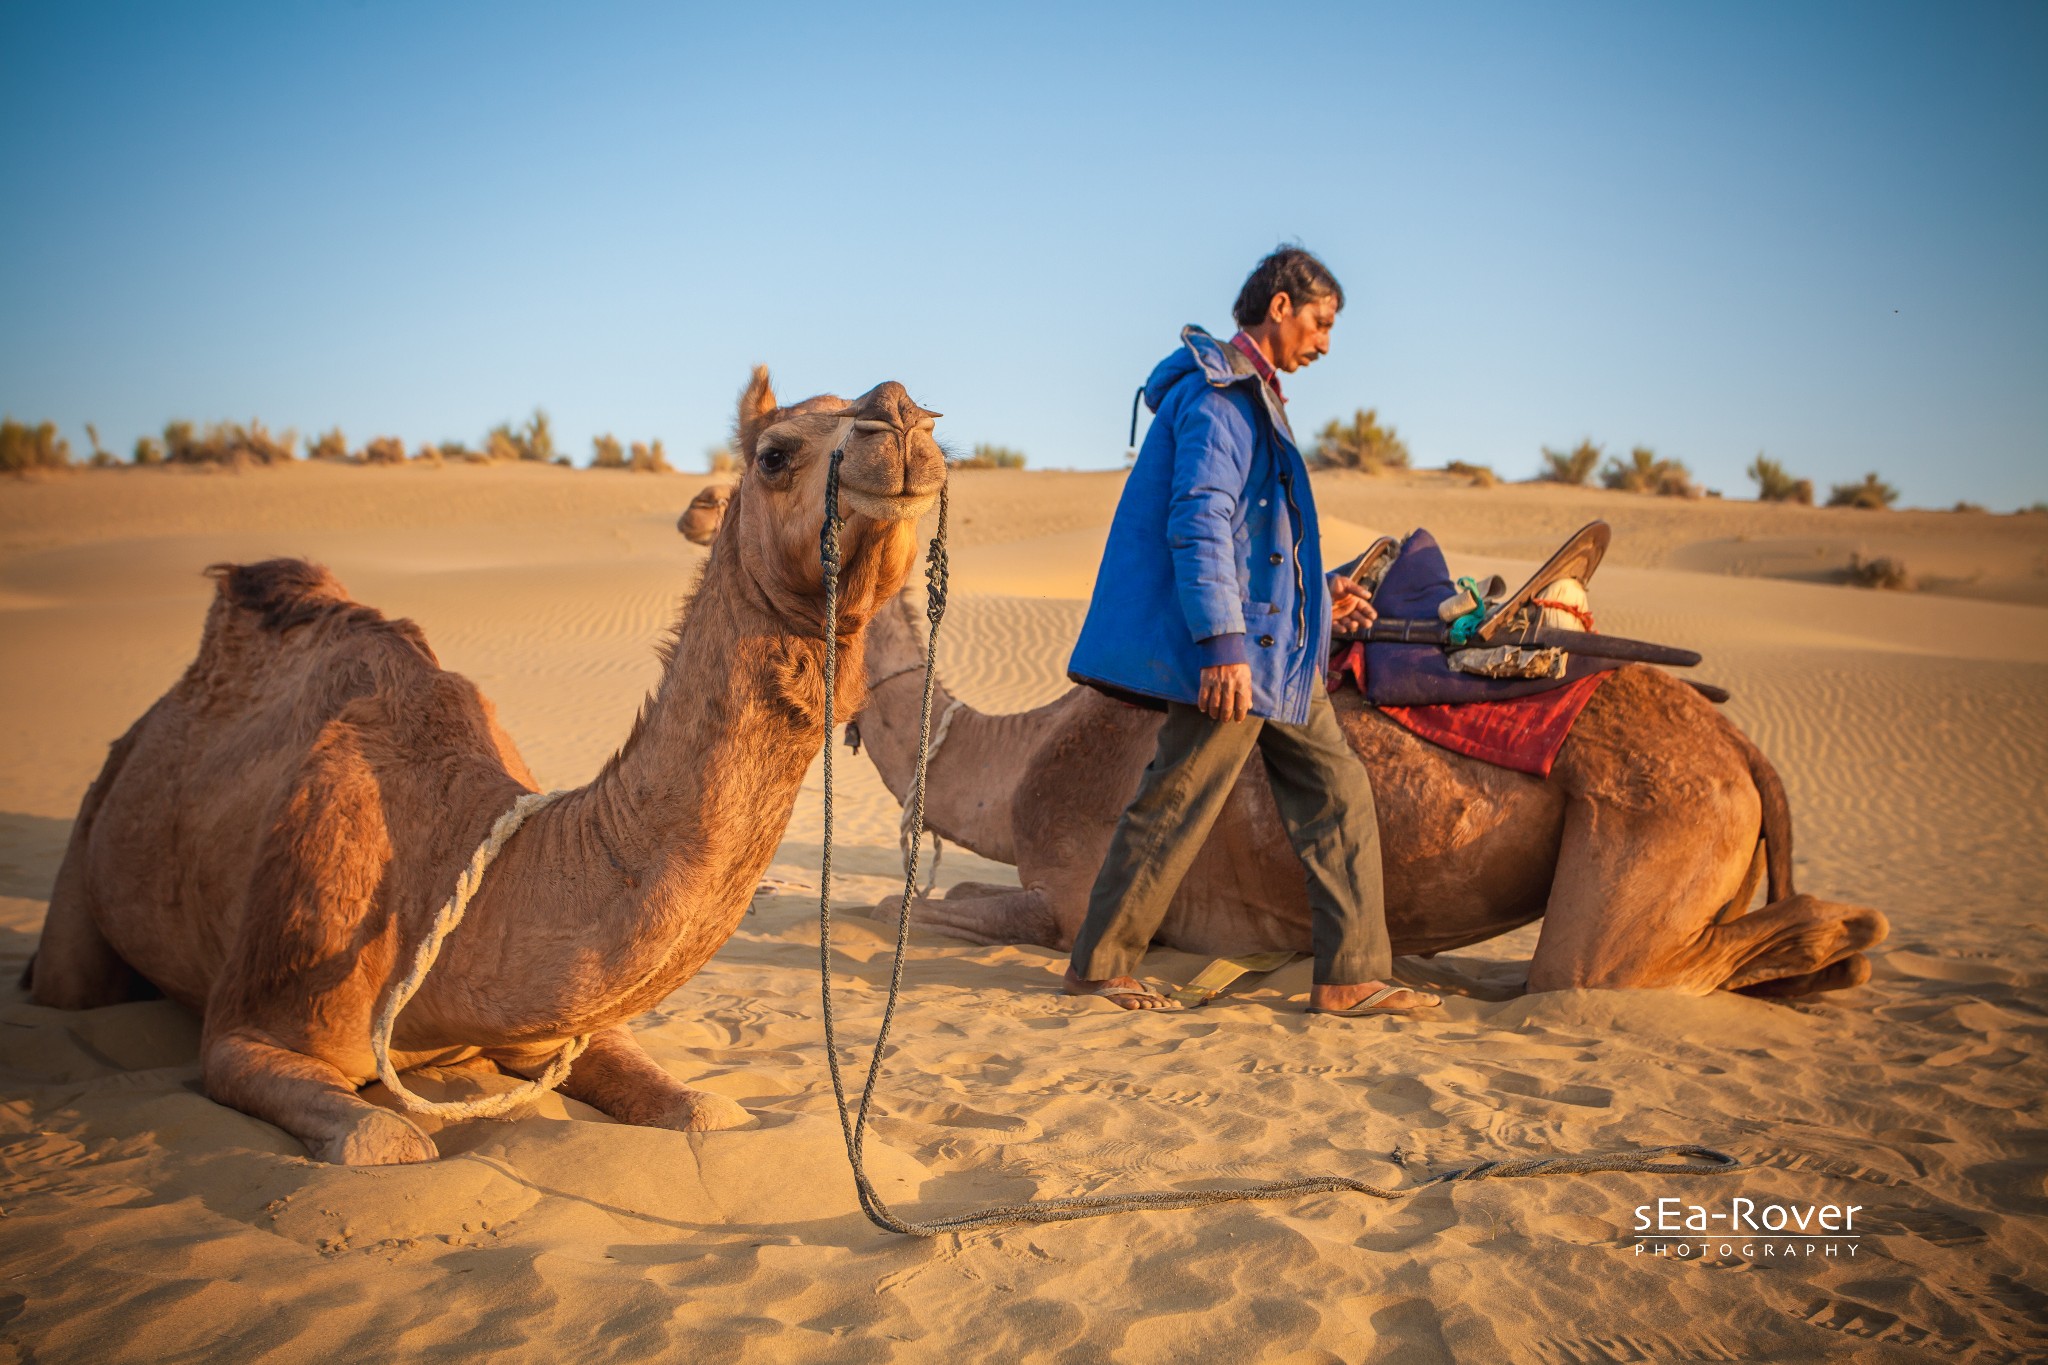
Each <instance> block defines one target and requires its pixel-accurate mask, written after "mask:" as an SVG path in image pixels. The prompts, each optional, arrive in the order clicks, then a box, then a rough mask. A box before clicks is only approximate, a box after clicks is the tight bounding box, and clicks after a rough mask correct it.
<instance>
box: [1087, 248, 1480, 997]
mask: <svg viewBox="0 0 2048 1365" xmlns="http://www.w3.org/2000/svg"><path fill="white" fill-rule="evenodd" d="M1343 306H1344V291H1343V289H1342V288H1341V287H1340V286H1339V285H1338V283H1337V281H1336V278H1335V277H1334V276H1332V275H1331V274H1330V272H1329V270H1328V269H1326V268H1325V267H1324V266H1323V263H1322V262H1321V261H1318V260H1317V259H1316V258H1315V257H1314V256H1312V255H1310V254H1309V253H1308V252H1306V251H1304V250H1302V249H1301V248H1299V247H1282V248H1280V249H1279V250H1277V251H1275V252H1274V253H1273V254H1272V255H1270V256H1268V257H1266V259H1265V260H1263V261H1260V262H1259V264H1258V267H1257V269H1255V270H1253V271H1252V273H1251V277H1250V278H1249V279H1247V280H1246V281H1245V283H1244V288H1243V290H1242V291H1241V292H1240V293H1239V294H1238V297H1237V305H1236V307H1235V308H1234V309H1233V310H1232V312H1233V314H1234V315H1235V317H1236V320H1237V324H1238V327H1239V328H1240V330H1239V332H1238V333H1237V335H1236V336H1234V337H1232V338H1231V339H1230V341H1229V342H1228V343H1227V344H1226V343H1222V342H1218V341H1217V340H1216V339H1215V338H1214V337H1212V336H1210V335H1209V334H1208V333H1207V332H1204V331H1203V330H1202V329H1200V328H1199V327H1188V328H1185V329H1183V331H1182V332H1181V342H1182V345H1181V348H1180V349H1179V350H1177V351H1175V352H1174V353H1173V354H1172V355H1170V356H1168V357H1167V358H1166V359H1165V360H1163V361H1161V362H1160V363H1159V366H1158V368H1157V369H1155V370H1153V372H1152V377H1151V379H1150V380H1148V381H1147V382H1146V385H1145V390H1144V397H1145V402H1146V404H1147V406H1149V407H1150V408H1151V409H1152V411H1153V413H1154V414H1155V417H1154V420H1153V423H1152V429H1151V431H1150V432H1149V433H1148V434H1147V435H1146V437H1145V445H1144V448H1143V449H1142V450H1141V451H1139V453H1138V461H1137V464H1136V465H1134V466H1133V467H1132V469H1131V474H1130V479H1129V482H1128V483H1126V484H1125V486H1124V493H1123V497H1122V499H1121V500H1120V501H1119V502H1118V504H1117V509H1116V519H1115V521H1114V522H1113V523H1112V524H1111V527H1110V533H1109V544H1108V546H1107V548H1105V549H1104V551H1103V555H1102V571H1101V573H1100V574H1099V576H1098V577H1097V579H1096V588H1095V597H1094V600H1093V601H1092V602H1090V603H1089V606H1088V619H1087V621H1086V622H1085V623H1084V624H1083V626H1082V627H1081V638H1080V640H1079V641H1078V642H1077V643H1076V644H1075V646H1074V657H1073V661H1072V662H1071V664H1069V666H1068V672H1069V674H1070V675H1071V676H1072V677H1073V678H1074V679H1075V680H1076V681H1078V682H1085V683H1088V684H1090V685H1092V686H1095V687H1098V688H1100V689H1102V690H1103V691H1105V692H1108V693H1110V694H1111V695H1113V696H1119V697H1123V698H1125V699H1127V700H1133V701H1138V702H1140V703H1141V704H1148V705H1152V706H1154V707H1159V706H1161V704H1163V709H1164V710H1165V711H1166V724H1165V725H1164V726H1163V727H1162V728H1161V729H1160V731H1159V748H1158V752H1157V753H1156V754H1155V755H1154V757H1153V759H1152V763H1151V765H1150V766H1149V767H1147V768H1146V769H1145V775H1144V778H1143V780H1142V781H1141V782H1140V783H1139V787H1138V794H1137V795H1136V796H1135V797H1133V798H1132V800H1131V804H1130V806H1129V808H1128V809H1127V810H1126V811H1125V812H1124V815H1123V818H1122V819H1121V820H1120V821H1119V822H1118V823H1117V827H1116V835H1115V837H1114V839H1113V840H1112V841H1111V843H1110V848H1109V856H1108V857H1107V858H1106V859H1104V861H1103V864H1102V870H1101V872H1100V873H1098V874H1097V876H1096V879H1095V888H1094V891H1093V893H1092V894H1091V895H1090V897H1089V901H1088V918H1087V921H1086V922H1085V923H1084V924H1083V925H1082V926H1081V932H1080V934H1079V935H1078V936H1077V937H1076V938H1075V940H1074V952H1073V960H1072V962H1071V963H1070V964H1069V966H1068V968H1067V975H1066V982H1065V986H1064V989H1065V990H1066V992H1067V993H1068V994H1070V995H1100V996H1105V997H1107V998H1109V999H1110V1000H1113V1001H1114V1002H1116V1003H1117V1004H1119V1005H1121V1006H1123V1007H1124V1008H1126V1009H1162V1008H1177V1006H1176V1005H1175V1003H1174V1002H1173V1001H1171V1000H1169V999H1167V998H1165V997H1164V996H1161V995H1159V994H1158V993H1157V992H1155V991H1152V990H1151V989H1149V988H1148V987H1146V986H1144V985H1142V984H1140V983H1139V982H1138V981H1137V980H1136V978H1134V977H1133V976H1132V975H1131V973H1132V972H1133V971H1134V970H1135V969H1136V967H1137V965H1138V961H1139V959H1140V958H1141V957H1143V955H1144V952H1145V948H1146V946H1147V945H1148V944H1150V942H1151V940H1152V935H1153V933H1154V932H1155V931H1157V929H1158V927H1159V924H1160V921H1161V920H1162V919H1163V918H1164V917H1165V915H1166V909H1167V904H1168V902H1170V901H1171V900H1172V898H1173V894H1174V891H1175V890H1176V889H1177V888H1178V887H1179V885H1180V881H1181V878H1182V877H1183V876H1184V875H1186V873H1187V870H1188V867H1189V865H1190V864H1191V863H1193V861H1194V858H1195V854H1196V852H1197V851H1198V850H1199V849H1200V848H1201V845H1202V841H1203V840H1204V839H1205V838H1206V837H1207V836H1208V833H1209V829H1210V826H1211V825H1212V824H1214V823H1215V820H1216V816H1217V814H1218V813H1219V812H1220V811H1221V810H1222V808H1223V803H1224V801H1225V799H1226V798H1227V797H1228V796H1229V794H1230V789H1231V787H1232V785H1233V784H1234V783H1235V782H1236V780H1237V775H1238V772H1239V770H1240V769H1241V768H1242V767H1243V766H1244V762H1245V760H1246V759H1247V758H1248V757H1249V756H1250V755H1251V752H1252V750H1253V749H1254V748H1257V749H1258V750H1259V753H1260V756H1261V757H1262V758H1263V760H1264V761H1265V764H1266V772H1267V776H1268V777H1269V778H1270V779H1271V781H1272V787H1273V796H1274V798H1275V800H1276V801H1277V802H1278V804H1279V808H1280V816H1281V820H1282V822H1283V823H1284V824H1285V825H1286V827H1287V834H1288V838H1289V840H1290V842H1292V843H1293V845H1294V851H1295V853H1296V855H1297V856H1298V857H1299V858H1300V859H1301V863H1302V868H1303V870H1304V872H1305V873H1306V874H1307V879H1308V893H1309V911H1310V920H1311V933H1312V942H1313V946H1314V951H1315V977H1314V986H1313V988H1312V990H1311V993H1310V996H1309V1008H1310V1010H1311V1011H1313V1012H1318V1013H1327V1014H1365V1013H1372V1014H1405V1013H1409V1012H1411V1011H1414V1010H1417V1009H1423V1008H1427V1007H1429V1006H1433V1005H1437V1004H1441V1003H1442V1002H1441V1001H1440V1000H1439V999H1438V998H1437V997H1435V996H1433V995H1429V994H1426V993H1424V992H1420V991H1412V990H1408V989H1406V988H1404V987H1399V986H1393V985H1390V984H1389V983H1388V982H1387V980H1386V977H1387V974H1388V972H1389V971H1390V969H1391V967H1392V965H1393V959H1392V955H1391V949H1390V946H1389V944H1388V940H1387V926H1386V912H1385V906H1384V903H1383V899H1382V888H1381V884H1380V847H1379V826H1378V822H1377V819H1376V817H1375V816H1374V813H1373V804H1372V789H1371V786H1370V785H1369V783H1368V782H1367V779H1366V775H1365V768H1364V765H1362V764H1361V763H1360V762H1359V761H1358V758H1357V756H1356V755H1355V754H1353V753H1352V752H1351V748H1350V746H1349V745H1348V744H1346V743H1345V742H1344V736H1343V733H1342V731H1341V730H1339V728H1338V726H1337V718H1336V714H1335V712H1334V711H1332V709H1331V707H1330V701H1329V698H1328V697H1327V696H1325V695H1324V692H1323V674H1324V670H1325V668H1326V667H1327V664H1328V659H1329V653H1330V623H1331V621H1332V619H1333V618H1335V619H1339V620H1342V619H1348V618H1353V617H1356V618H1359V619H1360V620H1361V621H1370V620H1371V619H1372V605H1371V603H1370V602H1369V601H1368V600H1367V599H1366V596H1365V594H1364V593H1363V592H1361V591H1360V590H1359V588H1358V587H1357V585H1355V584H1353V583H1352V582H1350V581H1349V580H1348V579H1344V578H1341V577H1339V578H1335V579H1332V580H1328V581H1326V580H1325V579H1324V576H1323V571H1322V551H1321V547H1320V544H1319V542H1318V540H1317V531H1316V509H1315V499H1314V496H1313V494H1312V493H1311V492H1310V489H1309V483H1308V469H1307V466H1306V465H1305V464H1304V463H1303V461H1302V457H1301V452H1300V451H1299V449H1298V448H1297V447H1296V445H1295V442H1294V435H1293V432H1292V431H1291V430H1290V429H1289V427H1288V424H1287V415H1286V408H1285V403H1286V401H1287V400H1286V395H1285V394H1284V393H1283V392H1282V391H1281V387H1280V374H1281V373H1282V372H1284V373H1288V374H1292V373H1293V372H1294V371H1296V370H1298V369H1300V368H1301V367H1302V366H1304V365H1307V364H1310V363H1312V362H1313V361H1315V360H1317V359H1318V358H1320V357H1321V356H1323V355H1324V354H1325V353H1327V352H1328V350H1329V348H1330V329H1331V328H1332V327H1333V326H1335V324H1336V321H1337V313H1338V310H1339V309H1341V308H1342V307H1343Z"/></svg>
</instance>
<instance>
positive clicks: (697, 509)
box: [676, 483, 732, 546]
mask: <svg viewBox="0 0 2048 1365" xmlns="http://www.w3.org/2000/svg"><path fill="white" fill-rule="evenodd" d="M731 501H732V486H731V485H730V484H723V483H714V484H707V485H705V486H704V487H703V488H700V489H698V490H697V496H696V497H694V498H691V499H690V505H689V506H688V507H685V508H684V509H683V514H682V515H681V516H679V517H677V518H676V529H677V530H678V531H681V532H682V533H683V539H684V540H687V541H689V542H690V543H691V544H692V545H706V546H708V545H710V544H711V542H712V541H714V540H716V539H718V528H719V525H720V524H721V523H722V522H723V521H724V519H725V505H726V504H727V503H728V502H731Z"/></svg>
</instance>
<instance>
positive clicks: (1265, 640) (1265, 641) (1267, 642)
mask: <svg viewBox="0 0 2048 1365" xmlns="http://www.w3.org/2000/svg"><path fill="white" fill-rule="evenodd" d="M1259 643H1260V644H1261V645H1263V646H1265V647H1266V648H1267V649H1271V648H1272V647H1273V637H1272V636H1270V635H1261V636H1260V637H1259Z"/></svg>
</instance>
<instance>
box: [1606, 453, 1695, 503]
mask: <svg viewBox="0 0 2048 1365" xmlns="http://www.w3.org/2000/svg"><path fill="white" fill-rule="evenodd" d="M1600 482H1601V484H1602V485H1604V486H1605V487H1608V488H1612V489H1615V490H1616V491H1618V492H1622V493H1656V494H1659V495H1660V496H1663V497H1667V498H1691V497H1697V496H1699V494H1698V490H1696V489H1695V488H1694V487H1693V486H1692V473H1691V471H1690V470H1688V469H1687V468H1686V467H1685V465H1684V464H1683V463H1681V462H1680V461H1677V460H1660V459H1658V458H1657V452H1656V451H1654V450H1652V449H1650V448H1649V447H1648V446H1637V447H1636V448H1635V449H1633V450H1631V451H1630V452H1629V453H1628V462H1627V463H1625V464H1624V463H1623V462H1622V461H1621V460H1619V459H1613V460H1609V461H1608V462H1607V467H1606V468H1605V469H1603V470H1601V471H1600Z"/></svg>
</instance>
